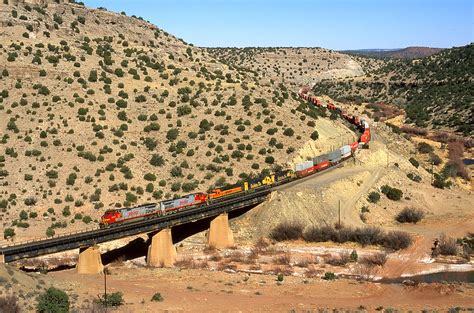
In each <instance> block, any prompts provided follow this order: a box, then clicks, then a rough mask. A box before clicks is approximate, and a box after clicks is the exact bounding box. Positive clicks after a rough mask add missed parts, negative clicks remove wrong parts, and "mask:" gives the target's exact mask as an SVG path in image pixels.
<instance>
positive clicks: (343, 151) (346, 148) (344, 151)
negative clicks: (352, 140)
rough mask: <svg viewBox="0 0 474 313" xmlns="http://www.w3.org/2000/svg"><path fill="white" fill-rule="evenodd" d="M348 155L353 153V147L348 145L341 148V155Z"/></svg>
mask: <svg viewBox="0 0 474 313" xmlns="http://www.w3.org/2000/svg"><path fill="white" fill-rule="evenodd" d="M347 153H349V154H350V153H351V146H349V145H347V146H342V147H341V154H342V155H343V156H344V155H345V154H347Z"/></svg>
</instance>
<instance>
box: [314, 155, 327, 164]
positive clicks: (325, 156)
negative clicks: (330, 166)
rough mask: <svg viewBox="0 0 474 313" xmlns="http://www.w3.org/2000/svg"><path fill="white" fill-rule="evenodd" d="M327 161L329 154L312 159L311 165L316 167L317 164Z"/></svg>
mask: <svg viewBox="0 0 474 313" xmlns="http://www.w3.org/2000/svg"><path fill="white" fill-rule="evenodd" d="M326 161H329V154H322V155H318V156H317V157H315V158H313V165H318V164H319V163H322V162H326Z"/></svg>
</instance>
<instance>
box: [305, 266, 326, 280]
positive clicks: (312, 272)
mask: <svg viewBox="0 0 474 313" xmlns="http://www.w3.org/2000/svg"><path fill="white" fill-rule="evenodd" d="M323 273H324V271H323V270H320V269H317V268H316V267H315V266H310V267H308V269H307V270H306V271H305V272H304V276H305V277H307V278H315V277H319V276H321V275H322V274H323Z"/></svg>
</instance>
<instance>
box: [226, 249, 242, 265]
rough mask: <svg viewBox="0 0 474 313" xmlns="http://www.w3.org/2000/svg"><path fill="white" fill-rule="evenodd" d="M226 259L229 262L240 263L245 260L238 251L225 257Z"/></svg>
mask: <svg viewBox="0 0 474 313" xmlns="http://www.w3.org/2000/svg"><path fill="white" fill-rule="evenodd" d="M227 258H228V259H229V261H231V262H237V263H242V262H243V261H244V260H245V254H244V253H242V252H240V251H233V252H232V253H230V254H229V255H228V256H227Z"/></svg>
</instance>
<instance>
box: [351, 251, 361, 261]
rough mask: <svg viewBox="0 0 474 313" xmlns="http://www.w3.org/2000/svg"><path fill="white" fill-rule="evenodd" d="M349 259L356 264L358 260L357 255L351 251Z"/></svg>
mask: <svg viewBox="0 0 474 313" xmlns="http://www.w3.org/2000/svg"><path fill="white" fill-rule="evenodd" d="M350 258H351V262H357V260H358V259H359V255H358V254H357V251H356V250H352V252H351V255H350Z"/></svg>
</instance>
